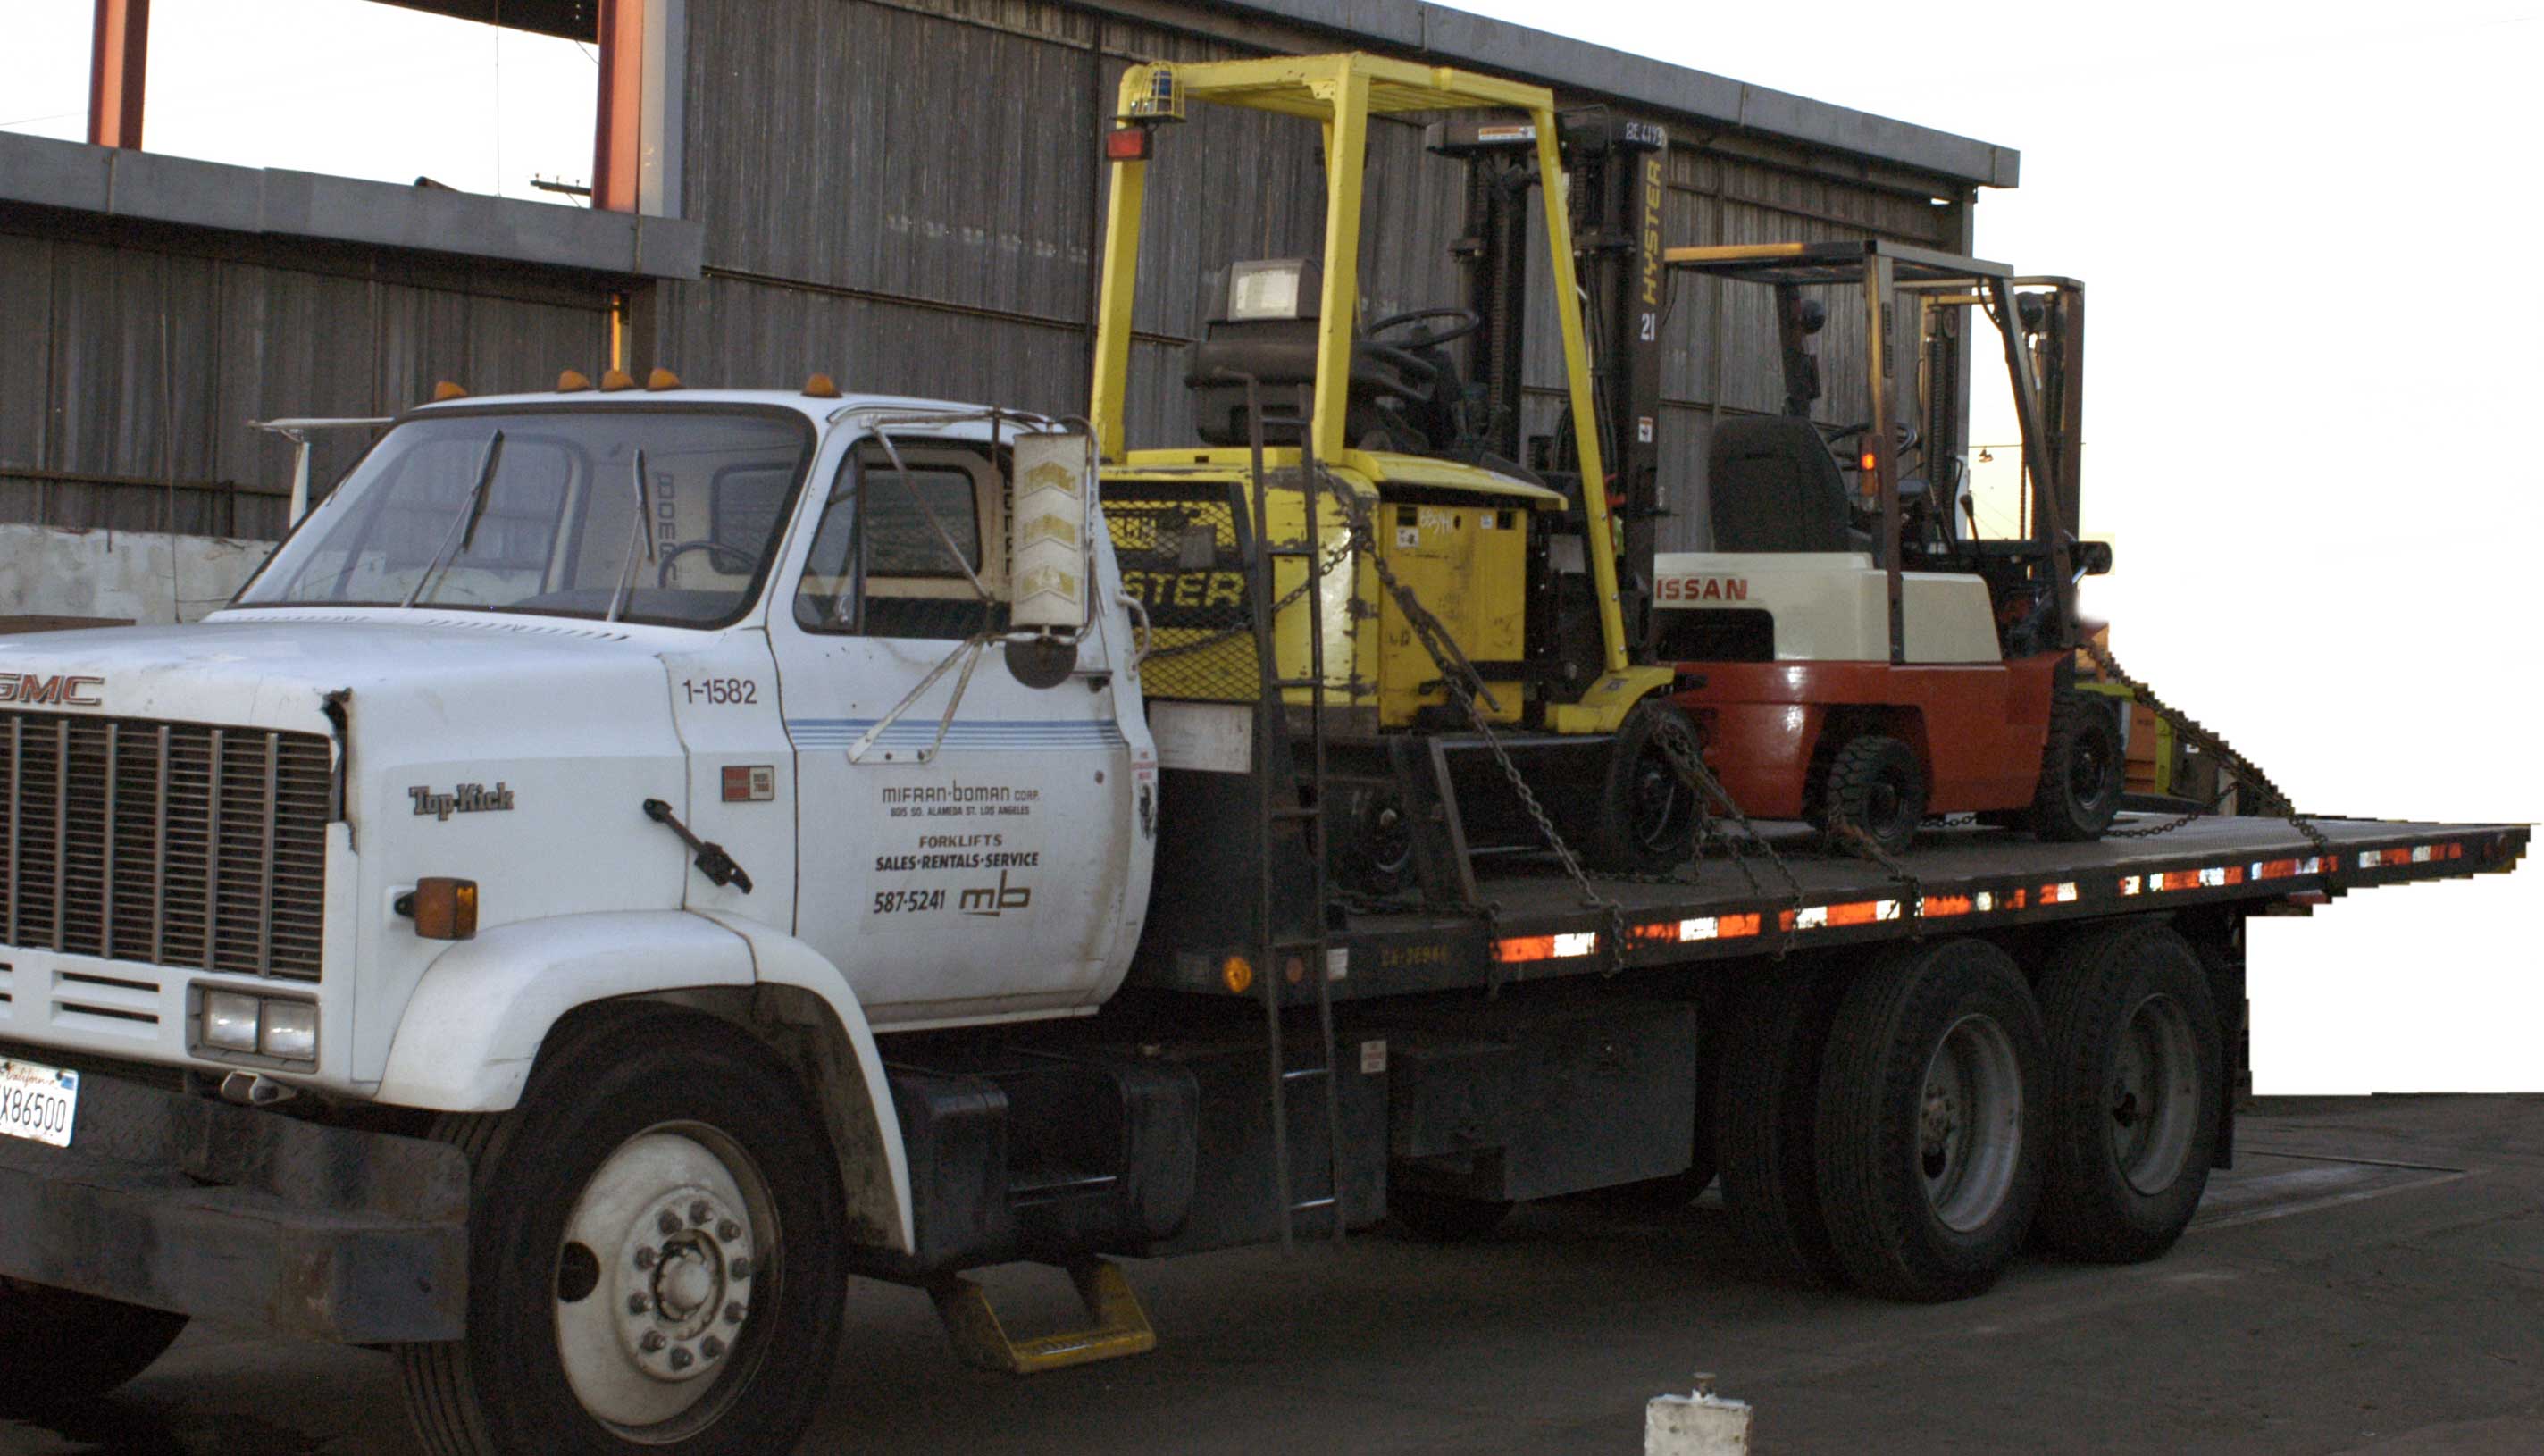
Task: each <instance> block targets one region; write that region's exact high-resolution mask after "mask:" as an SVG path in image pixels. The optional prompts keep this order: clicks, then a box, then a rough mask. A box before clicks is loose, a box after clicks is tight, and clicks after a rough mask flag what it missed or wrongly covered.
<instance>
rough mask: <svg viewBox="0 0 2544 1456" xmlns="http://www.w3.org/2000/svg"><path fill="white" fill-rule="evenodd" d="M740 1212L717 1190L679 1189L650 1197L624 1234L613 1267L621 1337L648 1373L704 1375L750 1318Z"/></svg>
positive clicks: (747, 1236)
mask: <svg viewBox="0 0 2544 1456" xmlns="http://www.w3.org/2000/svg"><path fill="white" fill-rule="evenodd" d="M738 1215H739V1210H736V1209H733V1208H730V1207H728V1206H726V1204H725V1201H724V1200H723V1199H722V1198H721V1197H719V1196H718V1195H717V1194H716V1193H715V1192H714V1191H712V1190H710V1189H708V1188H705V1187H702V1186H695V1185H691V1186H682V1187H677V1188H674V1189H671V1190H669V1191H668V1192H665V1193H663V1194H662V1195H661V1196H659V1197H657V1198H656V1199H654V1200H653V1202H652V1203H651V1204H649V1205H647V1207H646V1208H645V1209H644V1211H643V1212H642V1213H641V1214H640V1215H639V1216H638V1217H637V1218H636V1220H635V1221H634V1223H633V1224H632V1225H631V1226H630V1228H629V1229H628V1231H627V1237H626V1240H625V1242H624V1244H623V1246H622V1251H621V1256H620V1258H619V1260H618V1263H617V1274H618V1280H619V1283H620V1285H621V1286H622V1290H623V1293H624V1298H623V1300H622V1301H621V1304H620V1308H621V1309H622V1310H623V1311H624V1312H625V1318H624V1319H623V1320H622V1321H621V1322H620V1326H619V1331H618V1337H619V1342H620V1344H621V1345H622V1346H623V1347H624V1348H625V1350H626V1352H627V1354H628V1357H629V1358H630V1359H633V1360H634V1361H635V1362H636V1364H637V1366H638V1368H640V1369H642V1370H643V1371H644V1372H645V1373H646V1374H648V1375H651V1376H654V1377H655V1378H657V1379H660V1380H695V1379H696V1378H698V1377H699V1376H701V1375H704V1374H706V1373H707V1371H708V1370H709V1369H710V1368H711V1367H712V1366H713V1365H714V1363H715V1361H716V1359H717V1358H718V1357H719V1356H721V1355H722V1354H723V1353H724V1352H725V1348H726V1344H727V1341H728V1339H729V1337H730V1335H731V1332H732V1329H733V1328H735V1327H739V1326H740V1325H741V1324H742V1322H743V1320H744V1319H745V1318H747V1317H748V1315H749V1313H750V1306H749V1305H748V1304H747V1303H746V1302H745V1301H746V1300H747V1299H748V1297H749V1294H750V1284H751V1231H750V1229H749V1227H748V1226H747V1225H746V1224H745V1223H744V1221H743V1220H742V1218H740V1217H739V1216H738ZM720 1328H722V1329H723V1331H724V1334H723V1335H719V1334H718V1333H717V1332H718V1330H719V1329H720Z"/></svg>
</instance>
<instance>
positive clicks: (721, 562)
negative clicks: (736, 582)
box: [654, 539, 751, 588]
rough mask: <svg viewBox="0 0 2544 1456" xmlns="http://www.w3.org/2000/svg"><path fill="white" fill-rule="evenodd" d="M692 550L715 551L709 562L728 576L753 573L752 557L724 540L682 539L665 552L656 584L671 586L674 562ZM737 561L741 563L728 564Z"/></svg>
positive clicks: (655, 575) (656, 577)
mask: <svg viewBox="0 0 2544 1456" xmlns="http://www.w3.org/2000/svg"><path fill="white" fill-rule="evenodd" d="M691 551H712V552H714V553H715V556H714V559H713V560H712V561H711V562H709V564H710V565H712V566H713V567H715V569H716V570H717V571H720V572H722V573H724V574H725V575H726V576H749V575H751V558H750V557H749V556H748V555H746V554H744V553H743V552H740V551H737V550H735V549H734V548H733V547H731V546H728V545H726V544H725V543H724V542H722V541H719V540H713V539H708V540H697V541H682V542H680V543H679V544H678V545H676V546H674V547H672V548H671V549H670V550H668V551H665V552H664V553H663V560H662V564H661V565H660V566H658V567H657V568H656V569H655V572H654V585H655V586H656V587H658V588H663V587H669V586H671V584H672V563H673V562H675V561H677V560H679V559H680V558H681V557H682V556H685V555H687V554H688V553H690V552H691ZM737 562H738V563H740V564H739V565H738V566H735V565H729V564H728V563H737Z"/></svg>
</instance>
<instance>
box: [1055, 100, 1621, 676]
mask: <svg viewBox="0 0 2544 1456" xmlns="http://www.w3.org/2000/svg"><path fill="white" fill-rule="evenodd" d="M1120 95H1121V101H1120V108H1119V115H1118V116H1117V118H1116V120H1115V123H1114V124H1115V126H1116V128H1117V129H1120V128H1130V127H1148V126H1154V125H1156V124H1157V123H1158V122H1159V121H1168V120H1172V119H1173V112H1172V110H1171V109H1165V110H1162V111H1161V109H1160V106H1159V104H1158V98H1160V97H1161V96H1165V97H1174V98H1178V99H1183V100H1189V101H1197V102H1210V103H1215V104H1217V105H1221V106H1230V107H1236V108H1240V109H1243V110H1250V111H1263V112H1278V113H1282V114H1285V115H1289V116H1295V117H1305V118H1308V119H1311V120H1313V121H1319V122H1322V123H1323V125H1324V147H1325V172H1324V175H1325V228H1324V256H1323V267H1324V278H1323V291H1322V294H1321V296H1320V299H1319V304H1318V310H1317V321H1318V322H1317V338H1316V382H1315V391H1314V406H1313V410H1312V424H1311V435H1312V444H1313V446H1314V450H1313V453H1314V457H1315V458H1317V459H1320V460H1329V461H1333V462H1335V463H1337V464H1343V465H1353V464H1354V463H1355V461H1354V456H1356V455H1360V454H1361V452H1360V451H1358V450H1355V449H1353V448H1351V442H1350V441H1348V440H1347V439H1345V437H1344V416H1345V414H1346V412H1347V407H1348V404H1349V396H1350V388H1351V362H1352V339H1353V331H1354V328H1355V325H1356V323H1357V321H1358V318H1359V313H1360V237H1361V189H1362V182H1363V175H1364V170H1365V163H1366V159H1367V150H1368V140H1369V119H1370V118H1371V117H1372V116H1373V115H1391V114H1402V113H1436V112H1457V111H1475V110H1497V111H1519V112H1524V113H1526V114H1527V116H1528V119H1529V122H1530V124H1531V125H1532V126H1533V127H1534V128H1535V130H1536V133H1537V135H1536V141H1537V159H1538V166H1539V168H1540V170H1541V172H1542V175H1544V176H1546V177H1548V178H1559V177H1561V176H1562V175H1563V161H1562V155H1561V145H1560V137H1559V134H1558V130H1557V121H1556V119H1555V112H1554V94H1553V93H1552V92H1551V91H1549V90H1548V89H1547V88H1545V87H1543V86H1530V85H1526V84H1523V83H1520V82H1517V81H1505V80H1502V79H1500V78H1498V77H1493V76H1482V75H1476V74H1474V73H1473V72H1471V71H1461V70H1455V69H1452V68H1450V67H1447V66H1425V65H1417V64H1415V63H1413V62H1411V61H1402V60H1395V59H1391V58H1389V57H1386V56H1378V55H1370V54H1366V53H1362V52H1350V53H1345V54H1340V55H1319V56H1275V57H1268V58H1263V59H1248V60H1228V61H1203V62H1196V63H1193V64H1188V65H1183V64H1154V65H1135V66H1133V67H1131V68H1130V70H1129V71H1127V72H1126V73H1124V75H1123V77H1122V87H1121V93H1120ZM1140 150H1143V151H1145V150H1148V149H1147V148H1141V149H1140ZM1114 157H1115V159H1114V161H1113V162H1112V169H1113V179H1112V183H1113V185H1112V195H1111V201H1110V202H1109V203H1108V205H1107V209H1106V213H1105V223H1104V263H1103V274H1102V281H1101V291H1100V293H1099V296H1098V302H1097V308H1096V334H1095V389H1094V400H1093V404H1092V408H1091V409H1090V410H1089V418H1090V419H1091V420H1092V421H1093V423H1094V426H1095V439H1096V447H1097V449H1098V450H1099V452H1100V453H1101V454H1102V456H1103V458H1104V459H1105V460H1107V461H1113V462H1118V461H1122V460H1124V459H1126V458H1127V456H1126V453H1125V449H1124V444H1123V434H1124V431H1123V416H1124V402H1125V398H1126V396H1127V394H1128V392H1129V385H1130V372H1131V333H1132V297H1133V291H1134V287H1135V285H1136V283H1137V281H1138V277H1139V266H1140V223H1141V209H1142V205H1143V203H1144V202H1145V200H1146V190H1147V181H1148V167H1149V164H1148V162H1147V160H1146V159H1145V158H1141V157H1133V156H1127V155H1123V154H1120V153H1115V154H1114ZM1541 191H1542V193H1543V195H1544V198H1545V207H1546V222H1547V229H1546V231H1547V250H1548V254H1549V257H1548V264H1549V266H1550V269H1551V270H1552V271H1551V273H1550V275H1549V278H1550V284H1551V287H1550V292H1551V293H1552V295H1553V299H1554V303H1555V310H1554V311H1555V317H1556V319H1557V321H1558V322H1559V324H1560V326H1561V330H1562V336H1563V373H1564V382H1565V387H1566V397H1567V398H1568V399H1569V401H1570V405H1571V422H1572V431H1573V436H1574V449H1575V451H1576V457H1577V458H1578V460H1579V462H1580V468H1581V507H1582V512H1583V516H1584V523H1583V524H1584V526H1585V527H1586V535H1587V538H1588V541H1589V543H1591V544H1590V549H1588V550H1587V551H1585V552H1584V554H1585V555H1587V556H1588V557H1589V565H1590V570H1591V580H1592V583H1593V587H1594V590H1595V594H1596V596H1597V598H1598V604H1599V636H1600V646H1601V658H1602V661H1601V667H1602V669H1603V674H1604V676H1603V683H1602V685H1601V686H1604V687H1617V686H1622V685H1620V684H1619V682H1618V680H1619V679H1620V677H1621V675H1624V674H1625V673H1627V671H1628V658H1627V646H1626V628H1625V618H1624V613H1623V611H1622V609H1621V607H1620V606H1619V599H1618V576H1617V545H1616V531H1615V526H1613V525H1612V524H1611V522H1612V516H1611V513H1610V511H1609V508H1608V477H1607V470H1606V466H1605V462H1604V461H1603V460H1602V459H1601V458H1600V449H1599V432H1598V426H1597V422H1598V418H1599V416H1598V413H1597V410H1596V407H1595V405H1594V403H1593V400H1592V394H1591V384H1590V366H1589V351H1588V346H1587V344H1586V342H1585V335H1584V333H1583V329H1582V321H1581V303H1580V292H1579V284H1578V281H1577V279H1576V277H1575V272H1574V265H1573V257H1572V223H1571V218H1570V215H1569V208H1568V203H1567V202H1566V199H1565V196H1564V193H1565V190H1564V189H1563V188H1562V187H1559V186H1548V187H1545V188H1543V189H1542V190H1541ZM1275 453H1283V452H1278V451H1276V452H1275ZM1286 453H1288V454H1292V455H1295V453H1296V451H1295V450H1292V451H1287V452H1286ZM1370 473H1371V474H1373V475H1377V474H1380V473H1383V472H1380V471H1377V470H1372V471H1371V472H1370ZM1594 690H1595V689H1594Z"/></svg>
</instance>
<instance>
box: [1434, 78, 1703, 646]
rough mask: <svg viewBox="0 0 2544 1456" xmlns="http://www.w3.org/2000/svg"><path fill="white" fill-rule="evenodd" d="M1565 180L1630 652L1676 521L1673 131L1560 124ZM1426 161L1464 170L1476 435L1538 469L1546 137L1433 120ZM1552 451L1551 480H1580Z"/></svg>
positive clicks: (1596, 114) (1531, 129)
mask: <svg viewBox="0 0 2544 1456" xmlns="http://www.w3.org/2000/svg"><path fill="white" fill-rule="evenodd" d="M1557 124H1558V140H1559V143H1560V151H1561V155H1562V158H1563V167H1564V171H1565V173H1566V174H1567V181H1568V183H1569V186H1568V188H1567V196H1568V201H1569V202H1570V210H1571V213H1572V223H1573V233H1572V244H1573V251H1574V255H1575V257H1576V259H1577V266H1578V274H1579V278H1580V284H1581V290H1582V294H1583V298H1584V304H1583V309H1582V313H1583V325H1584V331H1585V332H1586V333H1587V334H1588V336H1589V345H1590V349H1589V353H1590V373H1591V380H1592V392H1593V398H1594V401H1595V403H1594V405H1593V413H1594V415H1595V417H1596V418H1595V419H1594V420H1592V421H1591V426H1592V428H1593V429H1594V430H1595V432H1596V436H1597V440H1598V443H1599V453H1600V456H1601V458H1602V459H1604V460H1605V461H1606V462H1607V466H1608V490H1607V502H1606V505H1607V507H1608V511H1609V515H1610V518H1611V519H1612V520H1613V521H1615V522H1616V523H1617V525H1618V531H1617V534H1618V537H1619V546H1620V553H1619V557H1618V560H1619V565H1620V570H1619V573H1618V577H1619V581H1618V598H1619V606H1620V608H1621V610H1622V613H1623V615H1624V618H1625V622H1626V634H1627V638H1628V640H1629V641H1631V642H1635V643H1639V642H1641V641H1643V640H1644V637H1645V635H1646V627H1647V624H1648V617H1649V609H1650V603H1651V581H1652V556H1653V553H1654V551H1656V550H1657V549H1658V546H1659V523H1660V520H1661V518H1663V517H1665V516H1667V515H1668V514H1669V502H1668V496H1667V493H1666V491H1665V489H1664V487H1663V486H1662V483H1661V470H1660V408H1661V344H1660V337H1661V325H1662V321H1663V319H1664V318H1665V316H1666V314H1667V312H1668V302H1669V290H1668V276H1667V274H1666V273H1664V272H1663V270H1662V267H1661V234H1662V214H1661V207H1662V202H1663V200H1664V199H1665V198H1666V197H1667V195H1668V184H1669V178H1668V165H1669V161H1668V158H1669V131H1668V129H1667V128H1666V127H1664V126H1662V125H1661V124H1660V123H1659V122H1657V121H1637V120H1632V119H1629V118H1624V117H1620V116H1618V115H1616V114H1615V113H1613V112H1611V111H1609V110H1608V109H1607V108H1605V107H1597V108H1592V109H1589V110H1587V111H1579V112H1569V113H1565V114H1563V115H1562V116H1561V117H1560V118H1559V119H1558V122H1557ZM1426 144H1427V145H1428V147H1429V149H1430V150H1431V151H1432V152H1434V153H1436V154H1438V155H1440V156H1446V157H1455V158H1457V159H1459V160H1462V161H1464V162H1465V163H1466V164H1467V214H1466V222H1465V226H1464V228H1463V229H1462V230H1461V232H1460V234H1459V237H1458V241H1457V242H1456V244H1455V245H1454V246H1453V248H1452V251H1453V252H1454V253H1455V255H1456V256H1457V259H1458V261H1459V264H1460V266H1461V268H1462V269H1463V270H1464V272H1465V276H1466V303H1467V306H1468V307H1469V308H1471V309H1472V310H1473V311H1474V312H1475V314H1476V316H1477V317H1479V318H1481V319H1482V320H1483V327H1482V328H1481V329H1480V330H1479V331H1477V332H1476V333H1475V334H1474V336H1473V337H1472V338H1471V340H1470V341H1469V344H1468V350H1469V353H1468V361H1469V367H1468V370H1467V377H1468V378H1469V379H1470V380H1471V381H1472V384H1471V388H1472V389H1473V390H1474V392H1475V394H1476V396H1477V397H1476V398H1475V400H1474V402H1473V407H1472V409H1471V418H1472V419H1473V421H1474V423H1473V426H1472V427H1471V434H1472V436H1473V438H1475V439H1476V440H1477V441H1478V443H1480V444H1481V445H1482V446H1483V447H1484V448H1485V449H1487V450H1489V451H1491V452H1492V453H1494V454H1496V455H1499V456H1501V457H1502V458H1504V459H1507V460H1513V461H1519V460H1527V459H1529V455H1530V451H1529V450H1528V448H1527V441H1526V439H1525V427H1524V423H1523V419H1524V415H1523V409H1522V404H1523V400H1524V397H1525V393H1526V384H1525V380H1524V376H1523V370H1524V368H1525V366H1526V360H1527V354H1528V350H1527V338H1526V331H1527V325H1528V255H1529V246H1528V203H1529V195H1530V194H1531V192H1532V191H1534V190H1535V189H1536V188H1538V187H1539V186H1540V185H1541V184H1542V182H1543V179H1542V178H1541V176H1540V175H1539V168H1538V165H1537V155H1538V153H1537V128H1536V127H1535V126H1534V125H1533V124H1531V123H1530V122H1529V121H1526V120H1525V119H1522V118H1509V119H1494V120H1487V121H1443V122H1435V123H1433V124H1432V126H1431V127H1430V128H1429V134H1428V136H1427V137H1426ZM1570 439H1571V431H1570V430H1569V428H1568V426H1567V428H1566V429H1564V430H1560V431H1557V432H1556V433H1555V435H1554V437H1553V440H1552V442H1551V445H1552V451H1551V454H1552V458H1550V459H1548V460H1545V461H1543V462H1538V461H1532V462H1531V463H1543V464H1544V465H1546V466H1547V467H1548V468H1550V470H1552V471H1556V472H1560V473H1564V474H1572V473H1576V472H1578V470H1579V468H1580V466H1579V461H1578V460H1577V459H1575V458H1573V457H1572V455H1573V452H1570V451H1566V450H1565V449H1564V448H1563V446H1564V445H1565V444H1566V443H1568V442H1569V440H1570Z"/></svg>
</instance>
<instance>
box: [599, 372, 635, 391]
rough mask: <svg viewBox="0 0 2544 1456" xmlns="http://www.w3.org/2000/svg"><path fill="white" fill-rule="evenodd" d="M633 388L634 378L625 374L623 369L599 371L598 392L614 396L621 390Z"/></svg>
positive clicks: (629, 374) (627, 373) (632, 375)
mask: <svg viewBox="0 0 2544 1456" xmlns="http://www.w3.org/2000/svg"><path fill="white" fill-rule="evenodd" d="M635 387H636V376H635V375H634V374H631V373H629V372H627V371H626V370H625V369H604V370H602V371H601V375H600V392H601V393H603V394H615V393H617V392H618V391H619V390H621V389H633V388H635Z"/></svg>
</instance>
